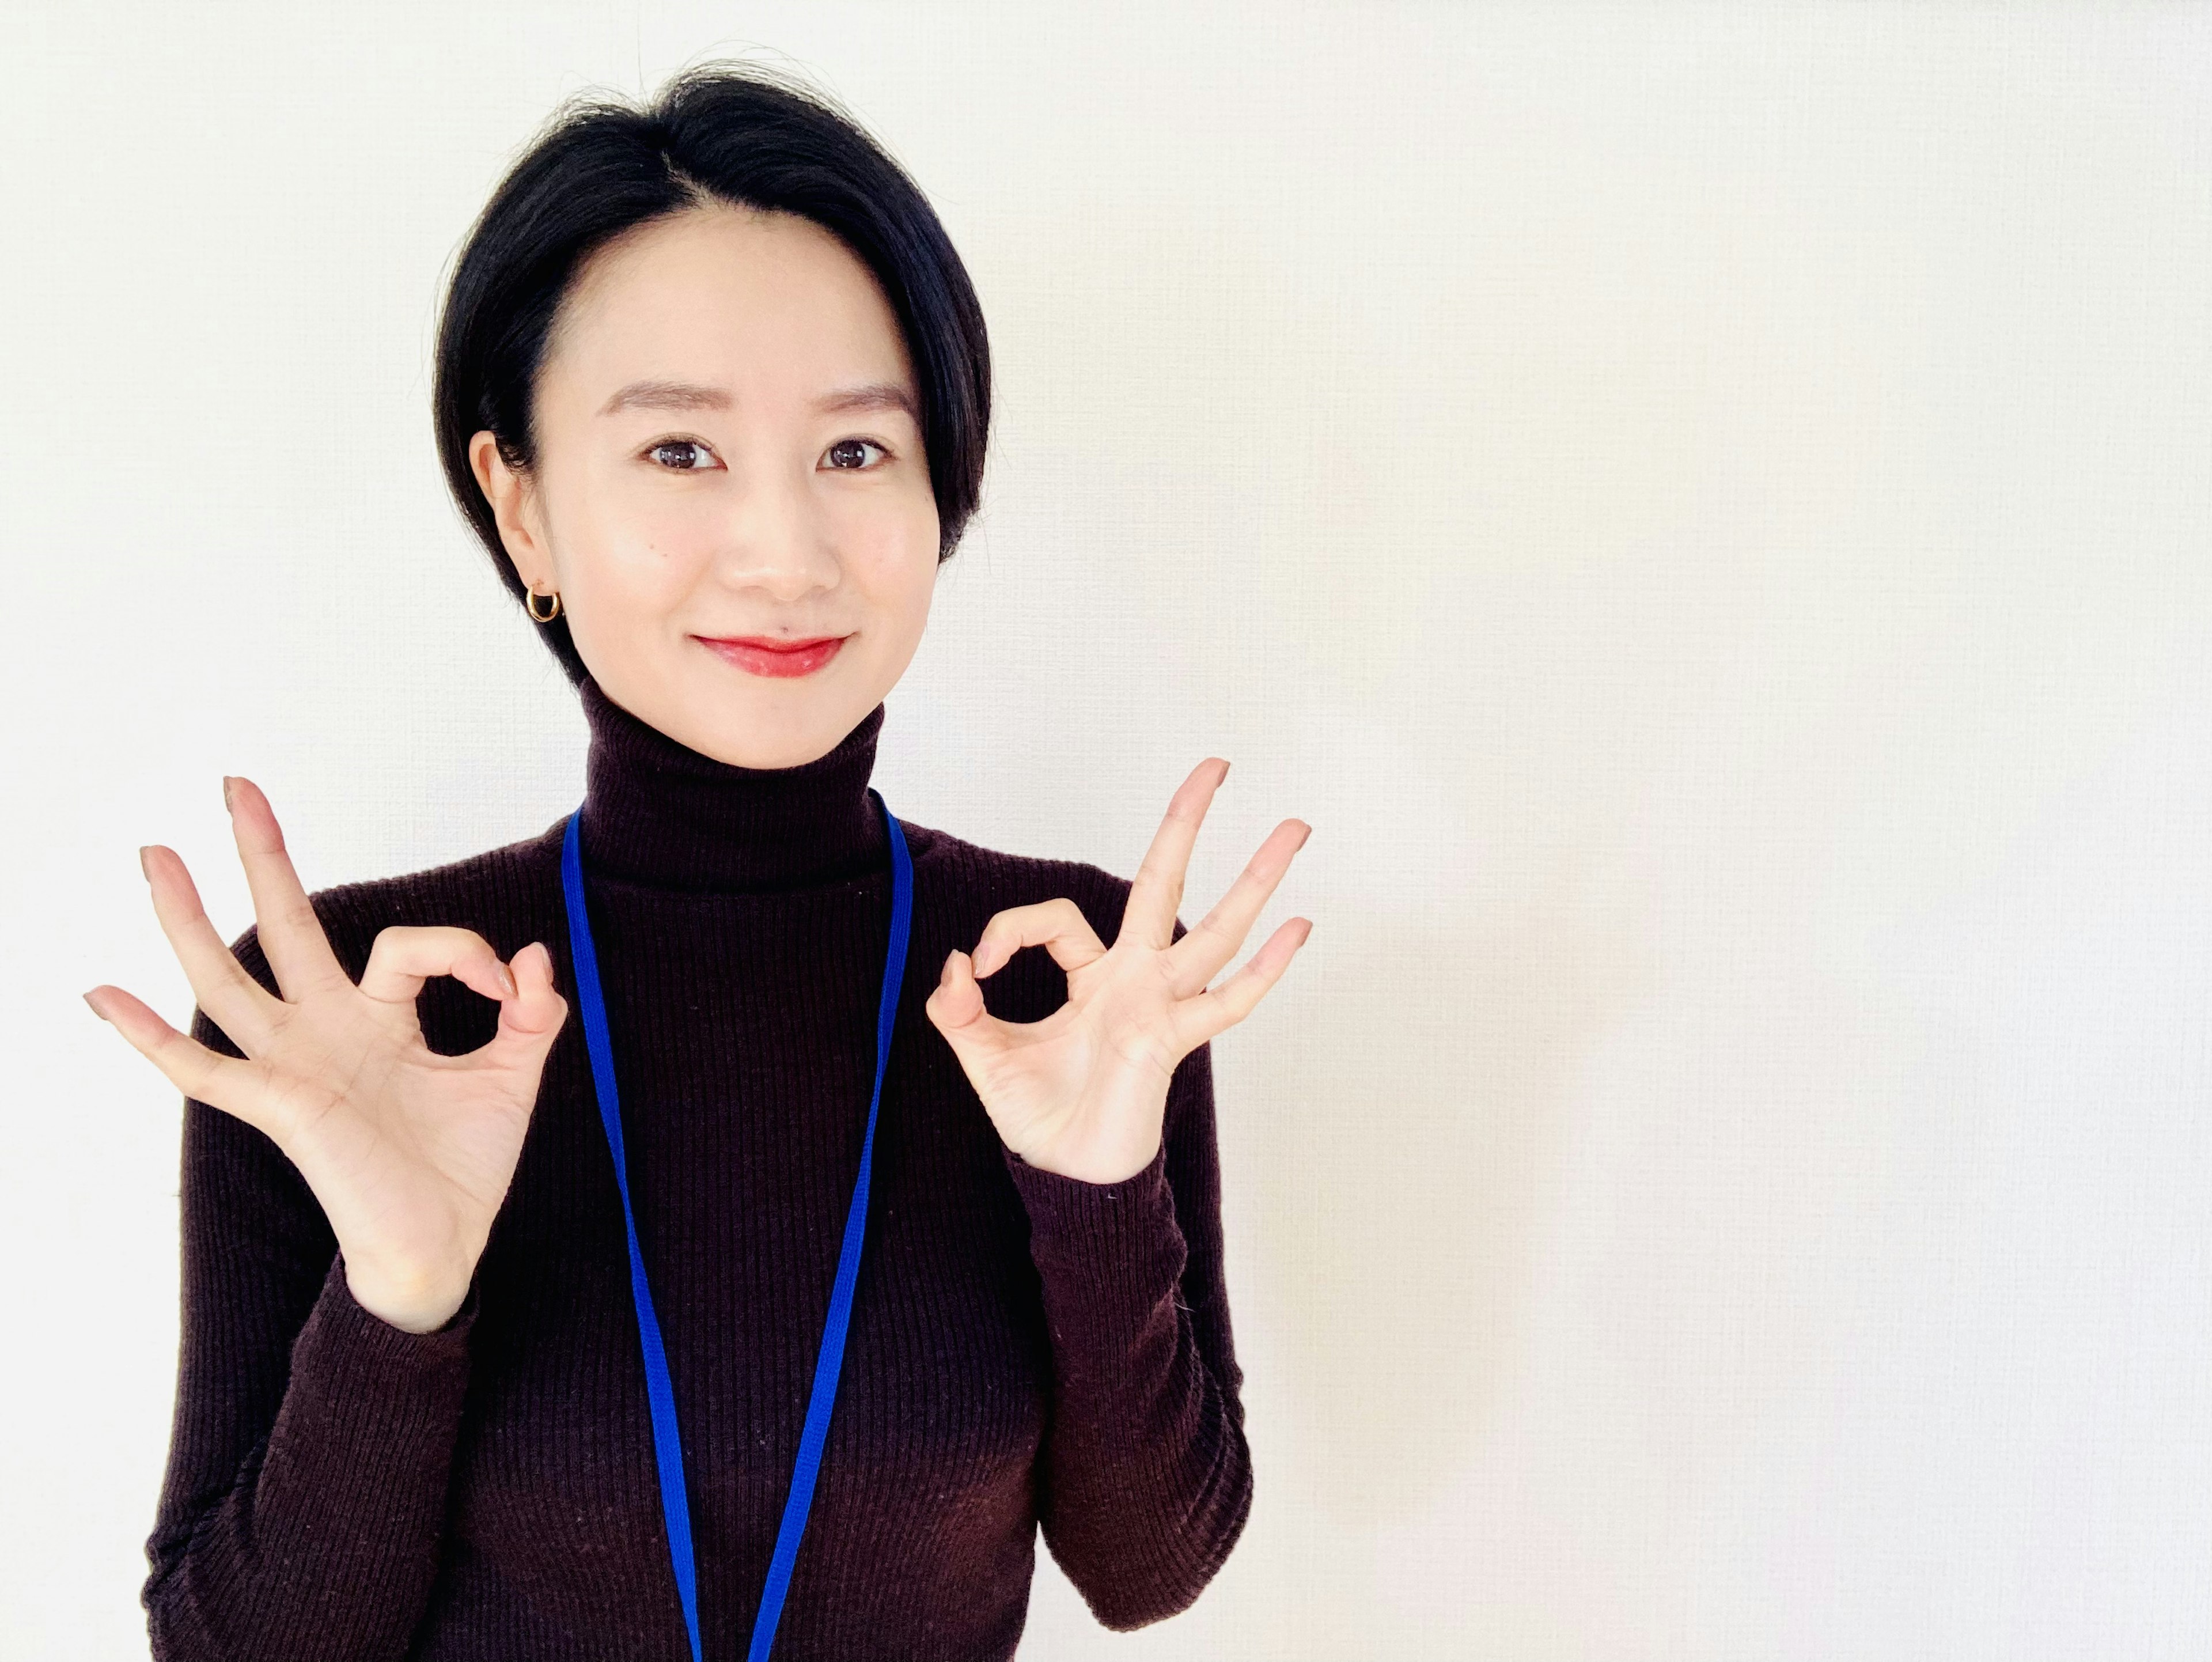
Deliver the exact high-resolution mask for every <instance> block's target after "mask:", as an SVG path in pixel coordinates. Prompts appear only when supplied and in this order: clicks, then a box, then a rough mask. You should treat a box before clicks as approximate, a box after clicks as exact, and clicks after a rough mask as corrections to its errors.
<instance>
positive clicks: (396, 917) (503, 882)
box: [231, 816, 568, 976]
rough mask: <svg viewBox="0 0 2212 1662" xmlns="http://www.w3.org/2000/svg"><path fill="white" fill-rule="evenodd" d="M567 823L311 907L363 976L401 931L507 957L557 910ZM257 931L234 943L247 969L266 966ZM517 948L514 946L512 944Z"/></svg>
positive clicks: (332, 890) (328, 892)
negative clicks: (480, 944) (480, 942)
mask: <svg viewBox="0 0 2212 1662" xmlns="http://www.w3.org/2000/svg"><path fill="white" fill-rule="evenodd" d="M567 823H568V821H567V818H566V816H563V817H562V819H557V820H556V821H554V823H553V824H552V825H550V826H548V827H547V828H546V829H545V830H544V831H539V832H538V833H536V834H534V835H532V836H530V837H520V838H518V839H517V840H515V841H514V842H512V843H501V845H500V846H499V847H497V848H493V849H484V850H483V851H482V852H480V853H477V854H471V855H463V856H461V857H459V858H458V859H454V860H448V861H441V862H440V863H439V864H436V865H432V866H425V867H422V868H420V869H418V870H416V871H410V872H401V873H398V874H392V875H390V876H386V877H372V878H362V879H358V880H354V881H350V882H345V883H337V884H332V885H331V886H328V887H326V888H319V889H313V890H310V891H309V892H308V894H307V903H308V904H309V905H310V906H311V907H313V910H314V913H315V917H316V921H317V922H319V923H320V924H321V925H322V928H323V933H324V934H325V935H326V936H328V937H329V940H330V943H331V950H332V951H333V952H335V953H337V957H338V959H339V961H340V962H341V963H343V965H345V966H346V968H347V970H348V971H349V972H350V973H352V974H354V975H356V976H358V975H359V974H360V973H361V971H362V968H363V967H364V966H365V965H367V964H368V953H369V949H370V948H371V947H373V946H374V944H375V941H376V937H377V934H379V932H380V931H381V930H384V929H386V928H391V927H392V926H393V925H397V924H409V925H416V926H423V925H432V924H444V925H449V926H452V927H455V928H465V929H473V930H475V931H476V932H477V934H481V935H483V936H484V937H485V939H487V940H488V941H490V942H491V943H492V946H493V947H495V949H496V950H498V951H499V952H500V953H501V954H502V955H507V954H512V953H514V952H515V951H517V950H519V949H520V948H521V947H525V946H526V945H528V944H529V942H530V941H532V940H535V939H538V938H539V936H540V935H542V934H543V932H544V926H545V922H546V912H547V909H548V906H549V904H556V905H557V904H558V898H559V897H558V889H557V884H558V874H559V871H560V865H561V837H562V831H564V830H565V829H566V826H567ZM258 934H259V929H258V925H250V926H248V928H246V931H245V932H244V933H243V934H240V936H239V937H238V938H237V939H236V940H235V941H233V942H232V943H231V949H232V951H233V952H234V953H237V954H238V955H239V957H240V959H242V960H243V961H245V962H246V964H247V965H249V967H251V966H253V965H257V964H258V963H259V962H260V961H261V956H262V955H261V953H260V950H259V941H258ZM510 942H511V944H510Z"/></svg>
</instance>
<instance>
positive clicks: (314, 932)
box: [222, 774, 353, 999]
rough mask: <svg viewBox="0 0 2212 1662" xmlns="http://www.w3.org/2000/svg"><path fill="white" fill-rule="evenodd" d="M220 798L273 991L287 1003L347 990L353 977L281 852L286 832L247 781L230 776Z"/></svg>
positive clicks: (288, 860)
mask: <svg viewBox="0 0 2212 1662" xmlns="http://www.w3.org/2000/svg"><path fill="white" fill-rule="evenodd" d="M222 795H223V801H224V802H225V804H227V805H228V807H229V809H230V825H231V832H232V834H233V836H234V837H236V838H237V841H238V858H239V861H240V864H242V865H243V866H244V867H245V868H246V887H247V888H248V889H249V890H250V891H252V895H253V917H254V922H255V923H256V924H257V925H258V934H259V939H260V942H261V950H262V953H264V955H265V956H266V957H267V958H268V959H269V967H270V969H271V970H273V971H276V984H277V986H278V987H279V988H281V989H283V994H284V996H285V997H286V998H288V999H290V998H296V997H298V996H299V995H301V994H302V993H305V992H310V991H314V990H317V989H323V988H327V987H329V986H331V985H332V984H334V983H335V984H337V985H340V986H343V987H347V988H350V987H351V986H352V985H353V980H352V977H349V976H348V975H347V974H346V972H345V965H343V964H341V963H339V962H338V958H337V953H334V952H332V951H331V942H330V937H329V936H327V935H325V934H324V933H323V925H322V920H321V919H320V918H319V917H317V916H315V909H314V907H313V905H311V904H308V900H307V890H306V889H305V888H303V887H301V884H300V874H298V873H297V872H296V871H295V870H293V868H292V856H291V855H289V854H288V853H286V852H285V849H284V833H283V829H282V828H281V827H279V826H278V825H277V824H276V810H275V809H274V808H272V807H270V806H269V799H268V798H267V797H266V796H264V795H263V794H262V793H261V788H260V787H259V786H258V785H257V784H255V783H254V782H252V780H251V779H246V778H243V777H233V776H230V775H228V774H226V775H224V776H223V781H222Z"/></svg>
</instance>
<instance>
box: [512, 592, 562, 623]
mask: <svg viewBox="0 0 2212 1662" xmlns="http://www.w3.org/2000/svg"><path fill="white" fill-rule="evenodd" d="M522 609H523V610H524V611H525V612H528V613H529V614H530V617H531V620H532V622H533V623H540V624H550V623H551V622H552V621H553V620H554V619H555V618H557V617H559V616H560V615H561V593H560V591H559V590H558V589H556V590H555V591H554V593H553V609H552V611H550V612H543V613H541V612H539V611H538V591H537V590H536V589H534V588H533V589H531V590H530V591H529V592H528V593H526V594H524V595H523V597H522Z"/></svg>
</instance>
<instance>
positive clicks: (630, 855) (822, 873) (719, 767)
mask: <svg viewBox="0 0 2212 1662" xmlns="http://www.w3.org/2000/svg"><path fill="white" fill-rule="evenodd" d="M579 691H580V694H581V696H582V699H583V706H584V719H585V721H586V723H587V724H588V725H589V727H590V728H591V749H590V751H589V752H588V754H587V755H586V759H585V764H584V807H583V823H582V825H581V826H580V842H581V844H582V854H583V857H584V865H585V868H586V870H588V871H590V872H591V873H592V874H594V875H595V876H596V875H605V876H607V877H612V878H617V879H619V880H623V881H624V882H630V883H639V884H643V885H647V886H651V887H655V888H668V889H687V890H703V891H718V890H720V891H729V890H736V891H759V890H773V889H790V888H799V887H805V886H811V885H813V884H817V883H830V882H836V881H837V880H841V879H844V878H851V877H860V876H864V875H866V874H868V873H870V872H875V871H885V870H888V869H890V843H889V841H888V839H887V838H886V837H885V834H884V825H883V821H882V819H880V818H878V815H877V813H876V805H875V803H874V802H873V801H871V800H870V798H869V796H868V780H869V776H870V775H871V774H872V773H873V772H874V770H875V764H876V736H877V734H879V733H880V732H882V730H883V725H884V705H882V704H880V703H879V704H878V705H877V706H876V707H875V708H874V709H872V710H870V711H869V712H868V713H867V714H866V715H864V716H862V717H861V718H860V724H859V725H858V726H856V727H855V728H854V729H853V730H852V731H851V732H850V733H848V734H846V735H845V736H844V737H843V738H842V739H841V740H838V741H837V744H836V747H835V748H834V749H832V750H830V751H829V752H827V753H826V754H824V755H822V756H817V757H816V758H814V759H813V760H812V761H811V762H802V763H800V764H799V765H798V766H796V767H789V768H745V767H738V766H736V765H734V764H731V763H728V762H720V761H717V760H715V759H714V758H713V757H711V756H708V755H704V754H702V752H698V751H696V750H693V749H692V748H691V747H690V746H688V745H684V744H682V743H680V742H678V740H674V739H671V738H670V737H669V736H668V735H667V734H665V733H663V732H661V731H660V729H659V728H656V727H654V726H653V725H652V724H651V723H650V722H647V721H643V720H641V719H640V718H639V717H638V716H635V715H632V714H630V712H629V711H628V710H626V709H623V707H622V706H621V705H619V704H617V703H615V702H614V701H613V700H612V699H611V698H610V697H607V695H606V693H605V691H603V690H602V689H601V687H600V686H599V683H598V681H596V680H594V679H588V678H587V679H586V680H584V681H583V682H582V684H581V685H580V688H579Z"/></svg>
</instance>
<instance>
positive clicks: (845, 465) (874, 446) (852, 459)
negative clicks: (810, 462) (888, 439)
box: [822, 439, 890, 473]
mask: <svg viewBox="0 0 2212 1662" xmlns="http://www.w3.org/2000/svg"><path fill="white" fill-rule="evenodd" d="M862 449H868V450H880V451H882V452H883V454H884V455H886V456H888V455H890V450H889V449H887V448H885V447H884V446H882V445H880V444H878V443H877V442H876V441H874V440H873V439H840V440H838V441H837V442H836V443H835V444H833V445H831V446H830V447H829V448H828V449H827V450H825V451H823V453H822V454H823V459H824V460H827V461H828V462H829V466H830V470H831V471H832V472H842V473H860V472H866V469H867V463H866V460H864V459H862V458H861V457H860V456H859V455H858V454H857V453H858V452H860V450H862Z"/></svg>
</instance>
